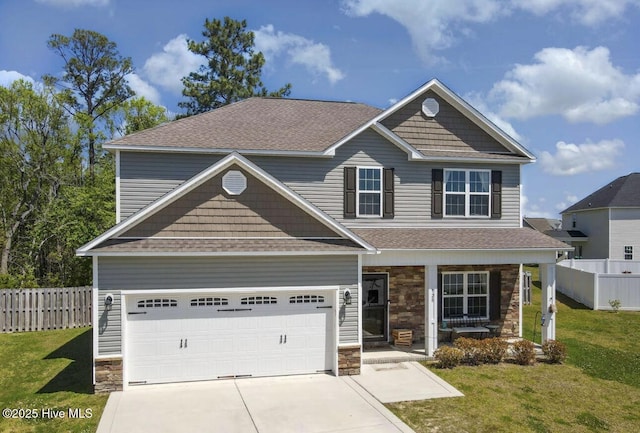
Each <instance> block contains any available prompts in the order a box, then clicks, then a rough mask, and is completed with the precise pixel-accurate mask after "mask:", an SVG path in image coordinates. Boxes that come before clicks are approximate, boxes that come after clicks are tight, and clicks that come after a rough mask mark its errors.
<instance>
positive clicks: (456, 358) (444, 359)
mask: <svg viewBox="0 0 640 433" xmlns="http://www.w3.org/2000/svg"><path fill="white" fill-rule="evenodd" d="M433 356H434V357H435V358H436V360H437V361H438V363H439V364H438V365H439V366H440V368H453V367H456V366H458V365H460V361H462V356H463V353H462V350H460V349H457V348H455V347H451V346H441V347H438V349H436V351H435V353H434V354H433Z"/></svg>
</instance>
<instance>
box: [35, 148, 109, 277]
mask: <svg viewBox="0 0 640 433" xmlns="http://www.w3.org/2000/svg"><path fill="white" fill-rule="evenodd" d="M114 222H115V165H114V161H113V155H111V154H109V153H107V154H105V155H103V156H101V157H99V158H98V159H97V161H96V165H95V172H94V180H93V182H87V183H84V184H82V185H78V184H72V183H69V184H64V185H62V186H61V188H60V192H59V194H58V197H57V199H56V200H55V202H54V203H52V205H51V206H49V207H47V209H46V211H45V212H43V214H42V215H41V217H40V218H39V219H38V221H37V223H36V224H35V225H34V228H33V231H32V234H31V238H32V239H33V242H34V244H35V247H36V253H37V255H36V257H34V260H33V262H34V263H35V266H36V274H37V276H38V279H39V280H40V281H41V283H43V284H47V285H49V286H82V285H87V284H90V282H91V279H92V272H91V264H92V263H91V260H89V259H87V258H84V257H76V255H75V250H76V249H77V248H78V247H79V246H81V245H84V244H85V243H87V242H89V241H90V240H91V239H94V238H95V237H97V236H98V235H100V234H101V233H102V232H104V231H105V230H106V229H108V228H109V227H111V226H112V225H113V224H114Z"/></svg>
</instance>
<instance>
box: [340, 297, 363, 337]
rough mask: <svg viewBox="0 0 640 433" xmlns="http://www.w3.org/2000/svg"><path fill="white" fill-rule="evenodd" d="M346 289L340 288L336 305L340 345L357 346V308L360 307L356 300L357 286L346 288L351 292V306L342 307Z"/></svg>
mask: <svg viewBox="0 0 640 433" xmlns="http://www.w3.org/2000/svg"><path fill="white" fill-rule="evenodd" d="M345 289H347V287H342V288H341V290H340V299H338V305H339V308H340V311H339V312H338V329H339V338H338V341H339V343H340V344H357V343H358V341H359V340H358V337H359V335H358V330H359V329H360V328H359V326H358V306H359V305H360V302H359V300H358V299H359V298H358V286H357V285H353V286H350V287H348V289H349V290H350V291H351V305H344V301H343V300H344V291H345Z"/></svg>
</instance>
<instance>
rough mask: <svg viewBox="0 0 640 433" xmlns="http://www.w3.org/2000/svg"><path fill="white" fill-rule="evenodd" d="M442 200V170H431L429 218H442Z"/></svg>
mask: <svg viewBox="0 0 640 433" xmlns="http://www.w3.org/2000/svg"><path fill="white" fill-rule="evenodd" d="M443 200H444V194H443V170H442V169H441V168H434V169H432V170H431V218H442V201H443Z"/></svg>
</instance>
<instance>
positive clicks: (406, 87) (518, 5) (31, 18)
mask: <svg viewBox="0 0 640 433" xmlns="http://www.w3.org/2000/svg"><path fill="white" fill-rule="evenodd" d="M224 16H230V17H232V18H235V19H246V20H247V23H248V27H249V28H250V29H251V30H253V31H254V32H255V33H256V47H257V48H258V49H259V50H261V51H263V53H264V54H265V56H266V58H267V64H266V66H265V68H264V69H263V81H264V83H265V84H266V85H267V87H268V88H270V89H276V88H279V87H280V86H282V85H283V84H285V83H287V82H288V83H291V84H292V86H293V90H292V93H291V97H294V98H308V99H325V100H349V101H357V102H363V103H367V104H370V105H374V106H377V107H380V108H386V107H388V106H389V105H390V104H392V103H393V102H395V101H396V100H398V99H401V98H403V97H404V96H406V95H407V94H409V93H410V92H412V91H413V90H415V89H416V88H418V87H419V86H421V85H422V84H424V83H425V82H427V81H429V80H430V79H431V78H438V79H439V80H440V81H442V82H443V83H445V84H446V85H447V86H449V87H450V88H451V89H452V90H453V91H454V92H456V93H457V94H459V95H460V96H462V97H463V98H465V99H466V100H467V101H468V102H469V103H471V104H472V105H474V106H475V107H476V108H477V109H479V110H480V111H481V112H483V113H484V114H485V115H486V116H487V117H489V118H490V119H491V120H492V121H494V122H495V123H496V124H497V125H499V126H500V127H502V128H503V129H504V130H505V131H506V132H507V133H509V134H511V135H512V136H513V137H514V138H516V139H517V140H519V141H520V142H521V143H522V144H523V145H524V146H525V147H527V148H528V149H529V150H531V151H532V152H533V153H534V154H535V155H536V156H537V157H538V161H537V162H536V163H535V164H530V165H527V166H525V167H524V169H523V184H524V188H523V191H524V194H523V209H524V210H523V212H524V214H525V215H528V216H546V217H557V216H558V212H559V211H560V210H563V209H564V208H566V207H568V206H569V205H571V204H572V203H574V202H575V201H577V200H579V199H581V198H583V197H584V196H586V195H587V194H589V193H590V192H593V191H595V190H596V189H597V188H599V187H601V186H603V185H605V184H606V183H607V182H609V181H611V180H613V179H615V178H617V177H619V176H622V175H626V174H628V173H630V172H636V171H640V168H639V167H638V161H639V160H640V149H639V147H638V141H639V140H640V51H639V49H638V41H640V0H455V1H452V0H387V1H385V0H324V1H316V0H270V1H264V0H263V1H260V0H232V1H217V0H181V1H176V0H152V1H151V0H149V1H146V0H0V85H7V84H8V83H10V82H11V81H12V80H14V79H16V78H20V77H22V78H27V79H31V80H34V81H38V80H40V78H41V77H42V75H43V74H57V73H60V71H61V69H62V62H61V60H60V59H59V58H58V57H57V56H56V55H55V54H54V53H53V52H51V51H49V50H48V48H47V46H46V41H47V39H48V38H49V36H50V35H51V34H52V33H61V34H65V35H71V33H72V32H73V30H74V29H75V28H84V29H90V30H95V31H98V32H100V33H103V34H104V35H106V36H107V37H108V38H109V39H111V40H112V41H114V42H116V43H117V45H118V49H119V51H120V53H121V54H122V55H124V56H129V57H131V58H132V59H133V62H134V65H135V67H136V73H135V74H134V75H133V76H131V77H129V82H130V84H131V86H132V87H133V88H134V89H135V90H136V91H137V93H138V94H140V95H143V96H146V97H147V98H149V99H151V100H153V101H154V102H155V103H158V104H161V105H164V106H166V107H167V108H168V109H169V110H170V111H172V112H178V111H180V110H179V109H178V107H177V102H178V101H180V100H182V97H181V95H180V91H181V83H180V78H181V77H182V76H183V75H186V74H187V73H188V72H189V71H190V70H193V69H195V68H197V67H198V65H199V64H200V62H201V59H199V58H198V57H196V56H194V55H193V54H191V53H189V52H188V50H187V49H186V39H195V40H200V39H201V31H202V29H203V23H204V20H205V18H209V19H212V18H223V17H224ZM638 193H639V194H640V191H639V192H638Z"/></svg>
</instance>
